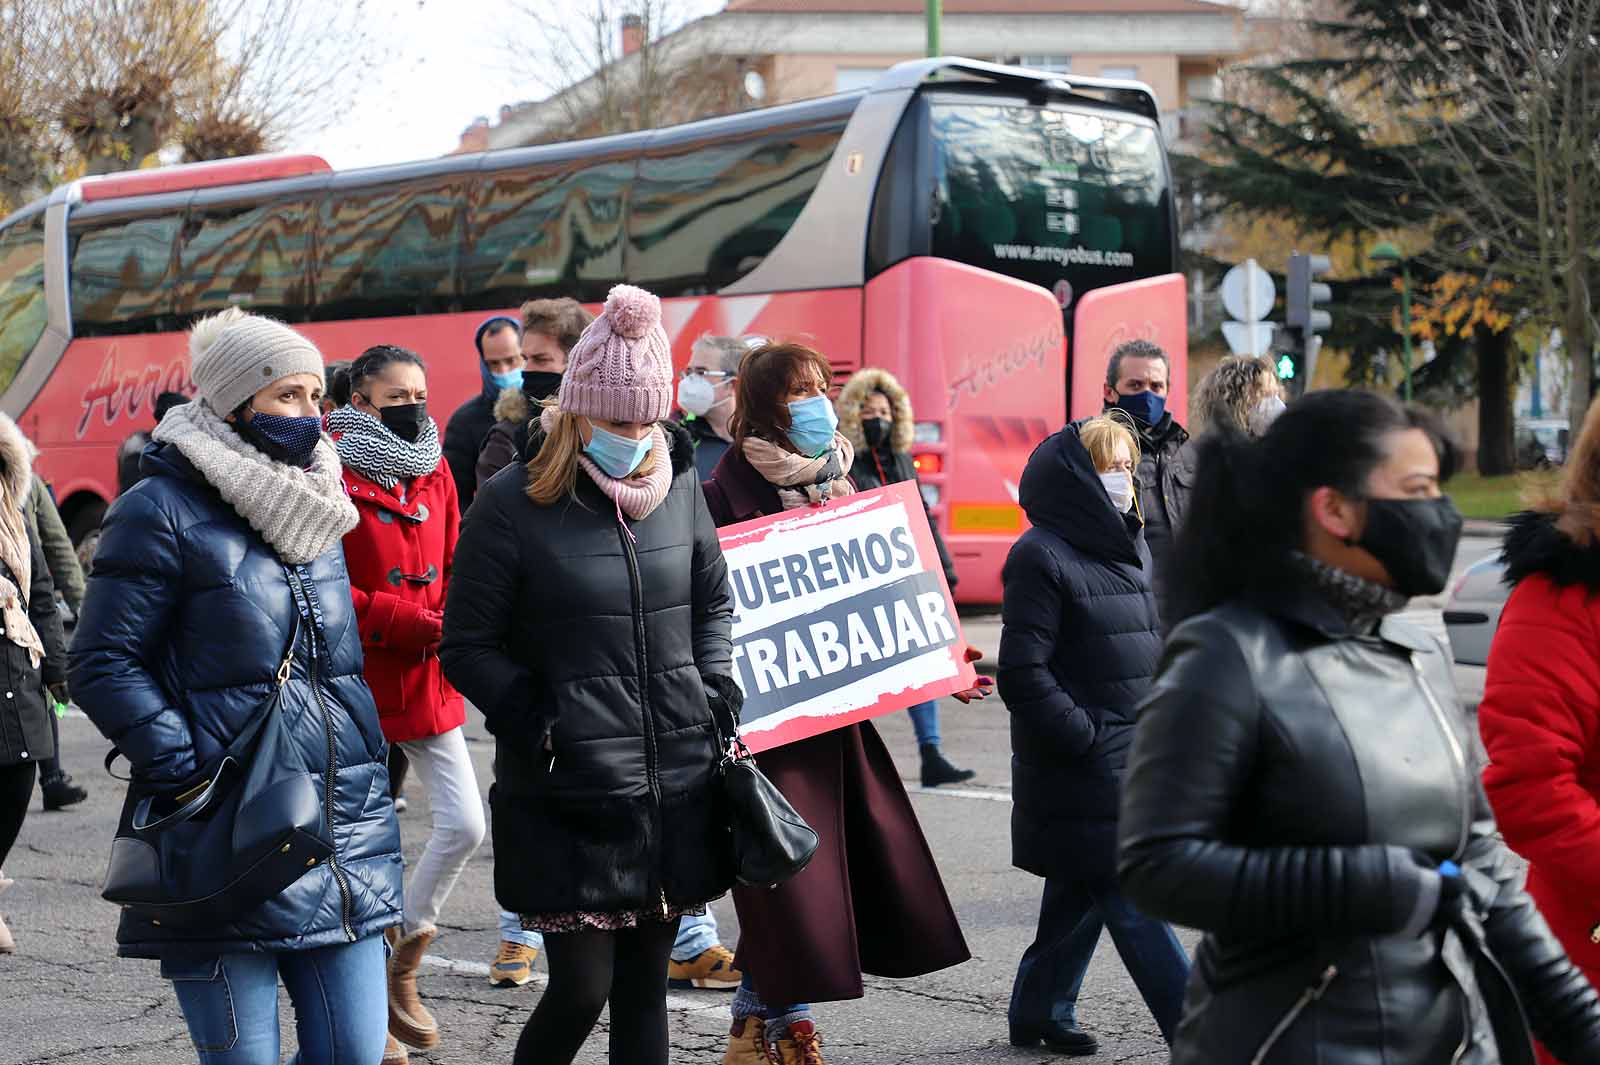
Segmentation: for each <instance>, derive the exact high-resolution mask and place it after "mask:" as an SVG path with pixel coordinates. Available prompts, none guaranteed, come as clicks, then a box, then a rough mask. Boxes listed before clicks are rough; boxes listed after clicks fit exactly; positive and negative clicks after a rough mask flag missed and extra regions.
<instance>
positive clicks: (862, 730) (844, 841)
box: [704, 447, 972, 1005]
mask: <svg viewBox="0 0 1600 1065" xmlns="http://www.w3.org/2000/svg"><path fill="white" fill-rule="evenodd" d="M704 488H705V493H706V503H707V505H708V506H709V507H710V510H711V517H712V519H713V520H714V521H716V523H717V525H719V526H722V525H732V524H735V523H737V522H741V521H749V520H750V519H751V518H757V517H760V516H762V515H764V514H776V513H779V512H780V511H781V510H782V509H783V504H782V502H781V501H780V500H779V499H778V493H777V490H776V489H774V488H773V487H772V486H771V485H770V484H768V483H767V482H766V480H765V479H763V478H762V476H761V475H760V474H759V473H757V472H756V470H755V468H754V467H753V466H751V465H750V463H749V462H747V461H746V460H745V458H744V456H743V455H742V454H741V453H740V452H739V450H738V448H736V447H735V448H731V449H729V451H728V453H727V454H726V455H724V456H723V458H722V461H721V462H719V463H718V464H717V468H716V469H715V470H713V471H712V473H711V479H710V480H709V481H706V482H705V484H704ZM756 761H757V763H758V764H759V765H760V767H761V771H762V772H763V773H765V774H766V775H767V778H768V779H769V780H771V781H772V783H773V784H775V785H776V786H777V788H778V790H779V791H781V792H783V795H784V798H786V799H788V800H789V802H790V803H791V804H793V806H794V808H795V809H796V810H797V811H798V812H799V813H800V816H802V817H804V818H805V819H806V823H807V824H809V825H810V826H811V827H812V828H814V829H816V832H817V835H818V837H819V838H820V845H819V846H818V848H817V854H816V857H815V858H813V859H812V860H811V864H810V865H808V866H806V868H805V871H804V872H802V873H801V874H800V875H799V876H797V877H795V878H794V879H793V880H790V881H789V882H788V883H786V884H783V885H780V886H779V887H777V888H774V889H771V890H768V889H765V888H735V889H734V892H733V904H734V906H735V907H736V908H737V909H738V911H739V929H740V932H741V939H740V941H739V957H738V965H739V968H741V969H743V970H744V971H745V972H747V973H749V974H750V977H751V979H752V980H754V981H755V985H756V991H757V992H758V993H759V994H760V995H761V998H762V1000H763V1001H764V1002H766V1003H768V1004H769V1005H786V1004H788V1003H791V1002H832V1001H836V1000H838V999H848V998H860V997H861V995H862V993H863V988H862V984H861V974H862V973H871V974H872V975H873V976H888V977H908V976H921V975H923V974H924V973H931V972H937V971H938V970H940V969H947V968H949V967H950V966H952V965H959V964H961V963H962V962H964V961H966V960H967V959H968V958H970V957H971V956H972V954H971V952H970V951H968V950H967V942H966V939H965V938H963V936H962V935H961V926H960V924H959V923H957V921H956V915H955V910H954V909H952V908H951V906H950V897H949V895H947V894H946V893H945V890H944V881H943V880H942V879H940V877H939V866H938V864H937V863H936V862H935V861H934V859H933V852H932V851H930V850H929V849H928V841H927V839H926V838H925V837H924V836H923V834H922V826H921V825H919V824H918V823H917V815H916V811H915V810H913V809H912V807H911V799H910V798H909V797H908V796H907V795H906V789H905V786H904V785H903V784H901V782H900V773H899V771H898V770H897V769H896V768H895V764H894V761H893V760H892V759H891V758H890V757H889V752H888V750H887V749H886V748H885V747H884V745H883V741H882V740H881V739H879V738H878V731H877V729H875V728H873V727H872V724H871V723H870V722H865V721H864V722H861V723H860V724H857V725H849V726H846V727H845V728H841V729H834V730H833V731H831V732H825V733H823V734H822V735H820V736H813V737H811V738H810V739H805V740H801V741H799V742H798V743H791V744H788V745H786V746H783V747H778V748H775V749H773V750H770V751H763V752H762V753H761V754H760V756H758V757H757V759H756Z"/></svg>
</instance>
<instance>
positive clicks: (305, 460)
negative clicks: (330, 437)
mask: <svg viewBox="0 0 1600 1065" xmlns="http://www.w3.org/2000/svg"><path fill="white" fill-rule="evenodd" d="M233 424H234V428H235V429H237V430H238V432H239V435H240V436H242V437H244V438H245V439H246V440H248V441H250V443H252V444H254V445H255V446H256V447H257V448H259V449H260V450H261V451H262V452H264V453H265V454H266V455H267V457H268V458H273V459H277V460H278V461H279V462H285V463H288V464H289V465H291V466H300V467H306V466H309V465H311V454H312V452H313V451H315V450H316V448H317V441H318V440H320V439H322V419H321V418H320V417H318V416H317V415H315V414H312V415H307V416H306V417H303V418H300V417H290V416H289V415H285V414H263V413H262V412H261V411H258V410H253V411H252V412H251V418H250V420H249V421H245V419H244V417H243V416H242V415H241V416H240V417H239V418H237V419H236V420H235V421H234V423H233Z"/></svg>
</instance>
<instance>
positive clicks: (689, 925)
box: [500, 906, 722, 961]
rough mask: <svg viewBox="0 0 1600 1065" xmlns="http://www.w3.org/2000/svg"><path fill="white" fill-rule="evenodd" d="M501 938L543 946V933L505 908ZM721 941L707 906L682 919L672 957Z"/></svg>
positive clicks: (689, 956)
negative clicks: (702, 912)
mask: <svg viewBox="0 0 1600 1065" xmlns="http://www.w3.org/2000/svg"><path fill="white" fill-rule="evenodd" d="M500 938H501V940H502V941H504V942H506V943H521V944H522V945H523V946H525V947H531V948H533V949H534V950H543V949H544V936H542V935H540V934H539V933H538V932H529V931H526V930H525V929H524V928H523V927H522V922H521V921H520V920H519V919H518V918H517V915H516V914H514V913H508V912H507V911H505V910H501V911H500ZM720 942H722V938H721V936H720V935H719V934H718V932H717V918H716V915H715V914H713V913H712V912H711V907H710V906H707V907H706V912H705V913H704V914H702V915H701V916H699V917H695V916H693V915H690V916H686V917H684V918H682V919H681V920H680V921H679V923H678V941H677V942H676V943H674V944H672V960H673V961H691V960H693V959H695V958H698V957H699V956H700V955H701V954H704V953H705V952H706V951H708V950H710V949H711V948H712V947H714V946H716V945H717V944H718V943H720Z"/></svg>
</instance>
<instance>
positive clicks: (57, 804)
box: [39, 773, 89, 810]
mask: <svg viewBox="0 0 1600 1065" xmlns="http://www.w3.org/2000/svg"><path fill="white" fill-rule="evenodd" d="M39 790H40V791H42V792H44V808H45V809H46V810H60V809H64V808H65V807H68V806H73V805H75V804H77V803H80V802H82V801H83V800H85V799H87V798H88V797H89V792H88V791H86V790H85V789H83V788H80V787H79V786H78V785H76V784H74V783H73V782H72V778H71V777H69V776H67V774H65V773H57V774H55V775H54V776H52V777H48V778H46V779H44V780H41V781H40V782H39Z"/></svg>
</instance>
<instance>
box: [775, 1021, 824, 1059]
mask: <svg viewBox="0 0 1600 1065" xmlns="http://www.w3.org/2000/svg"><path fill="white" fill-rule="evenodd" d="M772 1048H773V1050H774V1051H776V1053H775V1054H774V1055H773V1058H772V1060H773V1061H775V1062H779V1063H781V1065H826V1063H825V1062H824V1061H823V1060H822V1033H821V1032H819V1031H817V1026H816V1025H815V1024H814V1023H812V1022H811V1021H795V1022H794V1023H793V1024H791V1025H790V1026H789V1030H788V1031H787V1032H784V1033H783V1034H782V1035H780V1036H778V1038H777V1040H776V1041H775V1042H774V1043H773V1044H772Z"/></svg>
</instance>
